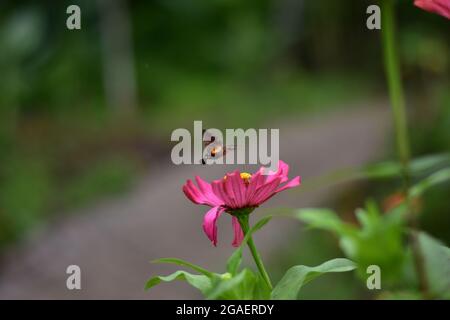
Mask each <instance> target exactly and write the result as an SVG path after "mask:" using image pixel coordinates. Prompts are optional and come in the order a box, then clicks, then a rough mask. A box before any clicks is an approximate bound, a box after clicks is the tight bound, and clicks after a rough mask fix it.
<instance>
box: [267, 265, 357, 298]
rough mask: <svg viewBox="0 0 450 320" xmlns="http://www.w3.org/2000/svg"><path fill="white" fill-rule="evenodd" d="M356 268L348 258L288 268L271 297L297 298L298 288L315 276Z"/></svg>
mask: <svg viewBox="0 0 450 320" xmlns="http://www.w3.org/2000/svg"><path fill="white" fill-rule="evenodd" d="M354 269H356V264H355V263H354V262H353V261H351V260H348V259H344V258H338V259H333V260H330V261H327V262H325V263H323V264H321V265H319V266H316V267H308V266H302V265H300V266H295V267H292V268H290V269H289V270H288V271H287V272H286V274H285V275H284V276H283V278H282V279H281V280H280V282H278V284H277V285H276V287H275V288H274V289H273V291H272V299H275V300H283V299H285V300H294V299H297V296H298V293H299V291H300V289H301V288H302V287H303V286H304V285H305V284H307V283H308V282H310V281H311V280H313V279H315V278H316V277H318V276H320V275H322V274H325V273H330V272H347V271H352V270H354Z"/></svg>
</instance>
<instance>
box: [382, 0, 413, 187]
mask: <svg viewBox="0 0 450 320" xmlns="http://www.w3.org/2000/svg"><path fill="white" fill-rule="evenodd" d="M381 12H382V15H381V19H382V21H381V26H382V31H381V35H382V44H383V55H384V66H385V72H386V76H387V83H388V88H389V96H390V100H391V108H392V113H393V116H394V125H395V137H396V144H397V152H398V156H399V158H400V163H401V164H402V168H403V170H402V171H403V187H404V189H405V191H407V190H408V188H409V184H410V175H409V157H410V148H409V141H408V127H407V120H406V110H405V98H404V93H403V87H402V81H401V76H400V68H399V62H398V54H397V47H396V40H395V32H396V30H395V16H394V1H393V0H383V1H382V8H381Z"/></svg>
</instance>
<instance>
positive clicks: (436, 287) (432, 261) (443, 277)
mask: <svg viewBox="0 0 450 320" xmlns="http://www.w3.org/2000/svg"><path fill="white" fill-rule="evenodd" d="M418 237H419V244H420V248H421V253H422V256H423V259H424V262H425V266H424V267H425V272H426V275H427V280H428V286H429V290H430V291H431V293H432V294H433V296H434V297H437V298H444V299H450V248H448V247H446V246H444V245H443V244H442V243H441V242H440V241H438V240H436V239H434V238H432V237H431V236H429V235H428V234H426V233H425V232H420V233H419V234H418Z"/></svg>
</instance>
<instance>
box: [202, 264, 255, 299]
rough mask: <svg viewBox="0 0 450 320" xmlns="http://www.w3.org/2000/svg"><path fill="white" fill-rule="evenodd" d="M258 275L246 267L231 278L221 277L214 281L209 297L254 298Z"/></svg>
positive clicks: (208, 293) (207, 295) (207, 296)
mask: <svg viewBox="0 0 450 320" xmlns="http://www.w3.org/2000/svg"><path fill="white" fill-rule="evenodd" d="M256 281H257V276H256V275H255V274H254V273H253V272H252V271H251V270H250V269H244V270H242V271H241V272H240V273H238V274H237V275H235V276H234V277H231V278H221V279H217V280H216V281H215V282H213V286H212V288H211V290H210V291H209V292H207V294H206V298H207V299H226V300H248V299H252V298H253V292H254V288H255V284H256Z"/></svg>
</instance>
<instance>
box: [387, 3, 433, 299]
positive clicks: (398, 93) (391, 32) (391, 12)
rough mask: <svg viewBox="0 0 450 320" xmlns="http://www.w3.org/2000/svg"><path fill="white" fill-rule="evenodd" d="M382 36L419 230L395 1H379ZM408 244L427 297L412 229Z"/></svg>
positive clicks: (405, 177)
mask: <svg viewBox="0 0 450 320" xmlns="http://www.w3.org/2000/svg"><path fill="white" fill-rule="evenodd" d="M381 5H382V7H381V12H382V14H381V29H382V30H381V36H382V45H383V56H384V67H385V72H386V77H387V83H388V88H389V97H390V101H391V107H392V113H393V116H394V125H395V137H396V144H397V152H398V156H399V158H400V163H401V165H402V176H403V189H404V194H405V196H406V205H407V208H408V212H409V216H410V219H409V222H410V225H411V227H412V228H413V229H418V226H419V225H418V224H419V222H418V219H417V217H416V213H415V212H414V210H413V208H412V206H411V201H410V195H409V188H410V186H411V181H410V172H409V159H410V147H409V140H408V126H407V117H406V110H405V98H404V92H403V87H402V80H401V76H400V67H399V62H398V53H397V47H396V39H395V32H396V30H395V8H394V5H395V4H394V0H383V1H382V2H381ZM409 240H410V243H411V246H412V251H413V256H414V264H415V269H416V272H417V275H418V278H419V283H420V289H421V291H422V293H423V295H424V297H425V298H427V297H428V296H429V294H428V292H429V290H428V281H427V277H426V270H425V265H424V259H423V255H422V252H421V250H420V245H419V241H418V238H417V234H416V232H411V236H410V239H409Z"/></svg>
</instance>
